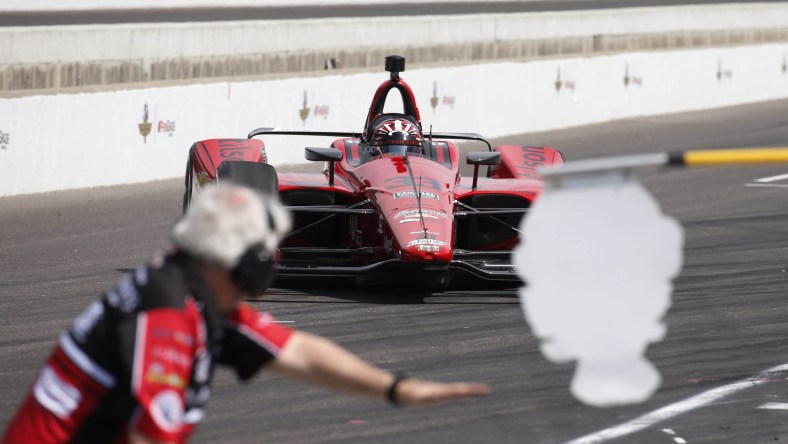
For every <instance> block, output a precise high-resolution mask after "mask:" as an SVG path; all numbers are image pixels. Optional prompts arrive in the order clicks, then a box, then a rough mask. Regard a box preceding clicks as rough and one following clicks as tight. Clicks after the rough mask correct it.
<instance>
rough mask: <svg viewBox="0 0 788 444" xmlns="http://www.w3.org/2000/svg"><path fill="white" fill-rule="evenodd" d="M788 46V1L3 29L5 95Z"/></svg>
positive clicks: (0, 76) (0, 72)
mask: <svg viewBox="0 0 788 444" xmlns="http://www.w3.org/2000/svg"><path fill="white" fill-rule="evenodd" d="M782 41H788V3H763V4H761V3H757V4H728V5H706V6H697V5H695V6H684V7H671V8H632V9H622V10H596V11H565V12H547V13H521V14H486V15H472V16H441V17H431V16H422V17H409V18H408V19H407V20H393V19H392V18H390V17H389V18H348V19H319V20H281V21H247V22H219V23H198V24H195V23H181V24H142V25H140V24H134V25H111V26H109V25H90V26H55V27H42V28H13V27H12V28H0V91H18V90H31V89H47V88H73V87H84V86H91V85H110V84H123V83H146V82H147V83H149V84H150V83H151V82H154V83H155V82H163V81H173V80H176V81H180V80H199V79H203V80H204V79H210V78H216V77H232V78H237V77H242V76H265V75H272V74H285V73H307V72H320V71H323V70H324V69H325V63H326V60H327V59H335V60H336V61H337V62H338V63H339V64H341V65H342V66H343V67H344V68H346V69H369V68H374V69H377V66H378V64H379V63H380V60H381V58H382V56H383V55H385V54H389V53H401V54H404V55H406V56H407V57H408V59H409V60H410V63H411V64H412V65H413V66H415V65H427V64H436V63H437V64H441V65H444V64H446V63H469V62H478V61H491V60H501V59H509V58H539V57H554V56H567V55H594V54H600V53H607V52H611V51H619V52H620V51H633V50H634V51H642V50H653V49H683V48H696V47H708V46H720V45H728V44H758V43H766V42H782Z"/></svg>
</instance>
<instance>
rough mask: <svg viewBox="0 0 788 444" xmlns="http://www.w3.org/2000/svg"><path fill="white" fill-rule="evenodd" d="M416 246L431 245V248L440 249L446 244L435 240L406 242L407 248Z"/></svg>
mask: <svg viewBox="0 0 788 444" xmlns="http://www.w3.org/2000/svg"><path fill="white" fill-rule="evenodd" d="M416 245H433V246H438V247H442V246H445V245H446V242H444V241H442V240H437V239H414V240H412V241H410V242H408V247H413V246H416Z"/></svg>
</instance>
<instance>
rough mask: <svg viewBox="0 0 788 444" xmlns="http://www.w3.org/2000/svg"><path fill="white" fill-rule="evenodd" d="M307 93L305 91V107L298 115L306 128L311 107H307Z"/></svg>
mask: <svg viewBox="0 0 788 444" xmlns="http://www.w3.org/2000/svg"><path fill="white" fill-rule="evenodd" d="M306 103H307V102H306V91H304V106H303V107H302V108H301V109H300V110H298V114H299V115H300V116H301V122H303V123H304V126H306V119H307V118H309V107H308V106H306Z"/></svg>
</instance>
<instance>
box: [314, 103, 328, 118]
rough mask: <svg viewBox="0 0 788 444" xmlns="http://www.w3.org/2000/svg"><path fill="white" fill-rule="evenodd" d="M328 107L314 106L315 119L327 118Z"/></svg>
mask: <svg viewBox="0 0 788 444" xmlns="http://www.w3.org/2000/svg"><path fill="white" fill-rule="evenodd" d="M328 113H329V108H328V105H315V117H322V118H324V119H325V118H328Z"/></svg>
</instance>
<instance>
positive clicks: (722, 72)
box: [717, 59, 733, 82]
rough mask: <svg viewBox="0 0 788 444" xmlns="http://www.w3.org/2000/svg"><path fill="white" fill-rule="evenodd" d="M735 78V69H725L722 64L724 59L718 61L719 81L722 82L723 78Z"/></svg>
mask: <svg viewBox="0 0 788 444" xmlns="http://www.w3.org/2000/svg"><path fill="white" fill-rule="evenodd" d="M732 78H733V71H731V70H730V69H724V68H723V66H722V59H720V60H718V61H717V81H718V82H720V81H722V79H732Z"/></svg>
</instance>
